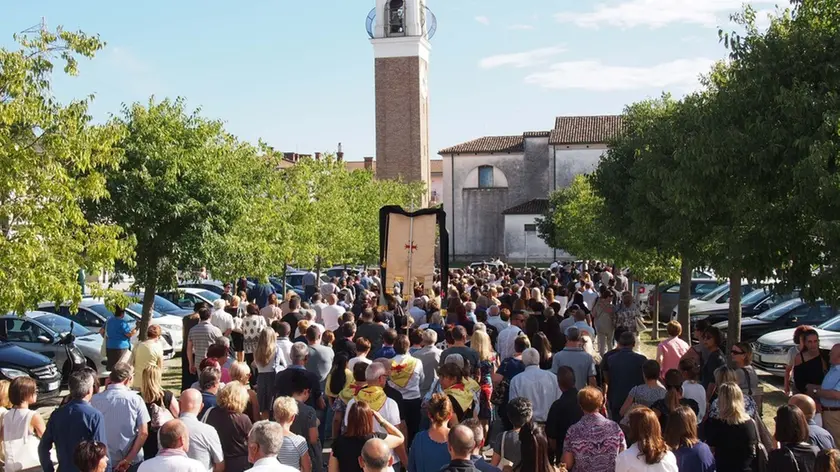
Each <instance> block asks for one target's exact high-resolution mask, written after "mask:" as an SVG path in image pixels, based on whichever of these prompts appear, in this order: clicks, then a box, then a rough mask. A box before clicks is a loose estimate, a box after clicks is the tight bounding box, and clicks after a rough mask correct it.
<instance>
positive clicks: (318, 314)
mask: <svg viewBox="0 0 840 472" xmlns="http://www.w3.org/2000/svg"><path fill="white" fill-rule="evenodd" d="M310 306H311V307H312V310H314V311H315V321H317V322H318V323H323V322H324V319H323V318H321V310H323V309H324V307H325V306H327V304H326V303H324V302H318V303H313V304H311V305H310Z"/></svg>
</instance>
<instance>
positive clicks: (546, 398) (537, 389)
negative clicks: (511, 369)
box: [510, 365, 562, 422]
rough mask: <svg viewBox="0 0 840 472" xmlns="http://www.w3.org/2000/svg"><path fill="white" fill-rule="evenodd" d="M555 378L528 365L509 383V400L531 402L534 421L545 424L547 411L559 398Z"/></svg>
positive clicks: (536, 366)
mask: <svg viewBox="0 0 840 472" xmlns="http://www.w3.org/2000/svg"><path fill="white" fill-rule="evenodd" d="M561 394H562V392H560V387H558V386H557V376H556V375H554V374H552V373H551V372H550V371H547V370H542V369H540V366H538V365H529V366H528V367H526V368H525V370H524V371H523V372H522V373H521V374H519V375H517V376H516V377H514V378H513V380H511V381H510V398H516V397H523V398H527V399H528V400H531V405H532V407H533V410H534V421H540V422H545V420H546V419H548V410H549V409H550V408H551V404H552V403H554V401H555V400H557V399H558V398H560V395H561Z"/></svg>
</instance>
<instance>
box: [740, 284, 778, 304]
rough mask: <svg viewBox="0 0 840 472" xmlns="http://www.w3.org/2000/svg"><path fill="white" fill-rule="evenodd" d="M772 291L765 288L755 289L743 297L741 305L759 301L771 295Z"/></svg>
mask: <svg viewBox="0 0 840 472" xmlns="http://www.w3.org/2000/svg"><path fill="white" fill-rule="evenodd" d="M770 293H771V292H770V291H769V290H767V289H763V288H760V289H758V290H753V291H752V292H750V293H748V294H747V295H746V296H745V297H744V298H742V299H741V305H752V304H754V303H758V302H760V301H761V300H762V299H764V298H765V297H767V296H768V295H770Z"/></svg>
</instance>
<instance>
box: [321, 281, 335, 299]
mask: <svg viewBox="0 0 840 472" xmlns="http://www.w3.org/2000/svg"><path fill="white" fill-rule="evenodd" d="M320 290H321V297H322V298H323V299H325V300H326V299H327V297H329V296H330V295H332V294H334V293H338V287H336V286H335V284H334V283H332V282H327V283H325V284H324V285H321V288H320Z"/></svg>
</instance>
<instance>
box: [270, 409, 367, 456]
mask: <svg viewBox="0 0 840 472" xmlns="http://www.w3.org/2000/svg"><path fill="white" fill-rule="evenodd" d="M297 415H298V405H297V402H296V401H295V399H294V398H292V397H278V398H277V400H274V421H276V422H277V423H278V424H279V425H280V426H281V427H282V428H283V444H282V445H281V446H280V452H278V453H277V460H278V461H280V463H281V464H283V465H286V466H289V467H292V468H294V469H297V470H299V471H301V472H310V471H311V470H312V459H311V458H310V457H309V444H308V443H307V442H306V438H304V437H303V436H299V435H297V434H295V433H293V432H292V423H294V421H295V417H297ZM351 420H352V418H351Z"/></svg>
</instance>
